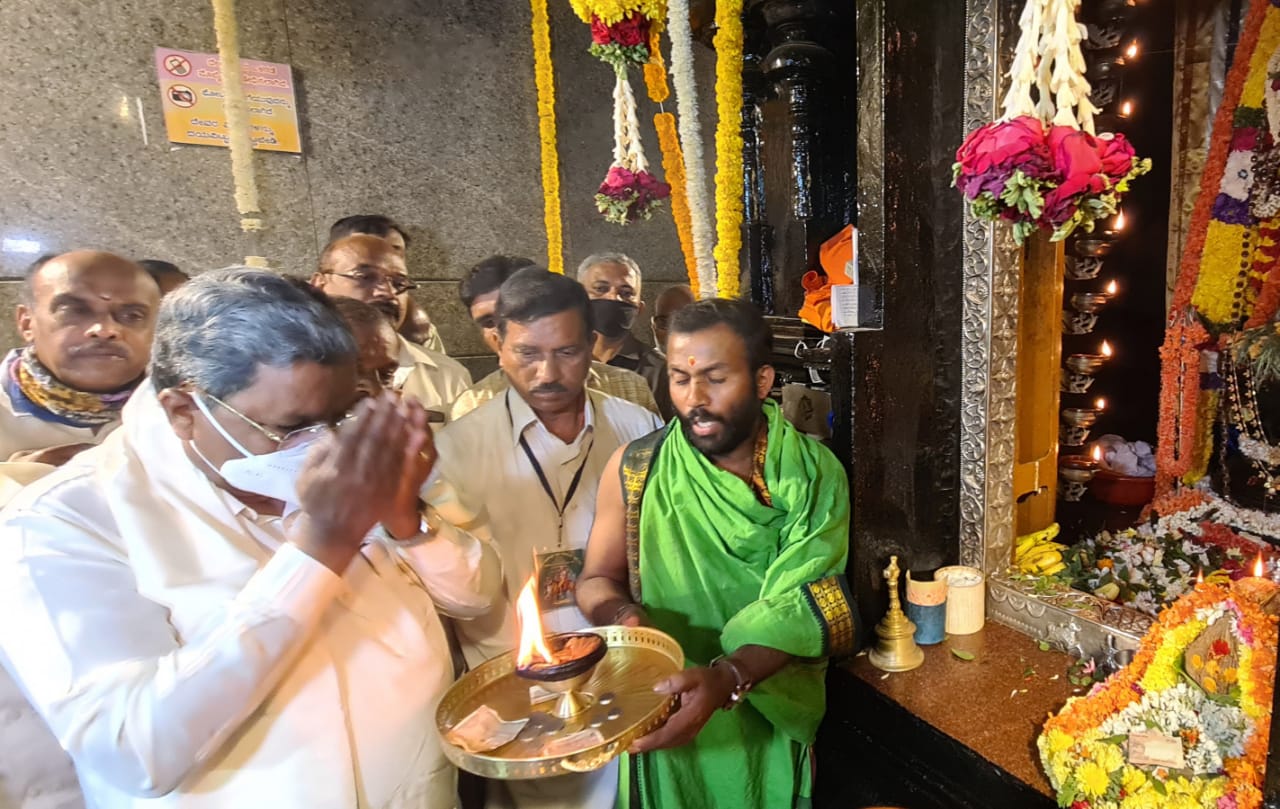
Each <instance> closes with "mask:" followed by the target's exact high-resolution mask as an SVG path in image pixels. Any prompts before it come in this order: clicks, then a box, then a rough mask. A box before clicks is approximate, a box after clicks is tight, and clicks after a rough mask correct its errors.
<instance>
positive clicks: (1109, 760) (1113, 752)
mask: <svg viewBox="0 0 1280 809" xmlns="http://www.w3.org/2000/svg"><path fill="white" fill-rule="evenodd" d="M1095 749H1096V751H1097V755H1096V759H1097V762H1098V763H1099V764H1101V765H1102V769H1104V770H1106V771H1107V772H1109V773H1111V772H1115V771H1116V770H1118V769H1120V768H1121V767H1123V766H1124V754H1122V753H1121V752H1120V748H1119V747H1117V746H1116V745H1114V744H1102V745H1098V747H1097V748H1095Z"/></svg>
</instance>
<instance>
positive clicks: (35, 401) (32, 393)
mask: <svg viewBox="0 0 1280 809" xmlns="http://www.w3.org/2000/svg"><path fill="white" fill-rule="evenodd" d="M141 381H142V380H141V379H139V380H138V382H135V383H133V384H132V385H130V386H129V387H128V388H126V389H125V390H121V391H116V392H115V393H89V392H87V391H82V390H76V389H75V388H72V387H69V386H67V385H66V384H64V383H62V382H60V381H58V379H57V378H55V377H54V375H53V373H52V372H51V371H50V370H49V369H48V368H46V367H45V366H44V363H42V362H40V360H39V359H37V358H36V351H35V348H34V347H33V346H26V347H25V348H20V349H14V350H13V351H10V352H9V355H8V356H7V357H5V359H4V386H5V392H6V393H8V394H9V399H10V400H11V401H12V402H13V409H14V410H15V411H16V412H19V413H26V414H28V415H32V416H35V417H36V418H38V419H40V420H41V421H50V422H54V423H56V424H66V425H69V426H71V427H103V426H105V425H108V424H111V423H113V422H116V421H119V420H120V411H121V409H122V408H123V407H124V404H125V402H127V401H129V397H130V396H132V395H133V391H134V389H135V388H137V387H138V384H139V383H140V382H141Z"/></svg>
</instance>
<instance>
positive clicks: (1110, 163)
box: [1097, 134, 1137, 185]
mask: <svg viewBox="0 0 1280 809" xmlns="http://www.w3.org/2000/svg"><path fill="white" fill-rule="evenodd" d="M1097 142H1098V159H1099V160H1100V161H1102V173H1103V174H1105V175H1107V179H1109V180H1111V184H1112V185H1115V184H1116V183H1118V182H1120V181H1121V180H1123V179H1124V178H1125V177H1128V176H1129V172H1131V171H1133V159H1134V157H1136V156H1137V152H1135V151H1134V149H1133V145H1132V144H1131V143H1129V140H1128V138H1126V137H1125V136H1124V135H1120V134H1115V135H1103V136H1099V137H1098V138H1097Z"/></svg>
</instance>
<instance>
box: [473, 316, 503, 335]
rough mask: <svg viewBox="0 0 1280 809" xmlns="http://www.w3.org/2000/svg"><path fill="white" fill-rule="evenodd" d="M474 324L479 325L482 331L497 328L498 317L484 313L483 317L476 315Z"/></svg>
mask: <svg viewBox="0 0 1280 809" xmlns="http://www.w3.org/2000/svg"><path fill="white" fill-rule="evenodd" d="M476 325H477V326H479V327H480V328H481V329H483V330H484V331H489V330H490V329H496V328H498V318H497V317H495V316H494V315H485V316H484V317H478V318H476Z"/></svg>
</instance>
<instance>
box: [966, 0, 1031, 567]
mask: <svg viewBox="0 0 1280 809" xmlns="http://www.w3.org/2000/svg"><path fill="white" fill-rule="evenodd" d="M1008 5H1011V3H1010V0H970V2H969V3H968V5H967V7H966V37H967V43H968V53H967V56H966V58H965V99H964V115H965V124H964V129H965V131H966V132H968V131H970V130H972V129H974V128H976V127H979V126H981V125H983V124H985V123H987V122H989V121H992V120H994V118H995V117H996V116H997V115H998V114H999V113H998V107H999V103H1000V95H1001V93H1000V84H1001V77H1002V76H1003V75H1004V73H1005V69H1004V65H1006V64H1008V63H1009V61H1010V58H1011V55H1012V45H1013V43H1012V41H1011V40H1010V39H1009V37H1007V36H1002V31H1001V24H1000V21H1001V19H1002V18H1003V17H1004V16H1005V15H1004V14H1002V8H1003V7H1005V6H1008ZM963 267H964V270H963V272H964V276H963V277H964V307H963V311H962V314H961V317H962V325H961V361H962V362H963V364H964V368H963V371H962V380H963V392H962V399H961V410H960V561H961V563H962V564H966V565H971V566H973V567H979V568H982V569H983V570H995V569H998V567H999V566H1001V564H1002V563H1003V561H1004V560H1007V559H1008V558H1009V552H1010V549H1011V548H1012V541H1013V508H1014V503H1013V464H1014V435H1015V420H1016V417H1017V408H1016V406H1015V403H1016V394H1017V390H1016V382H1017V377H1016V372H1017V343H1018V297H1019V291H1018V281H1019V275H1018V273H1019V271H1020V256H1019V251H1018V250H1017V248H1016V246H1015V245H1014V244H1013V239H1012V236H1011V235H1010V233H1009V230H1008V228H1004V227H1000V228H993V227H992V226H991V225H990V224H989V223H987V222H985V221H983V220H980V219H977V218H975V217H973V216H972V215H971V214H969V213H968V211H967V210H966V212H965V217H964V235H963Z"/></svg>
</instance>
